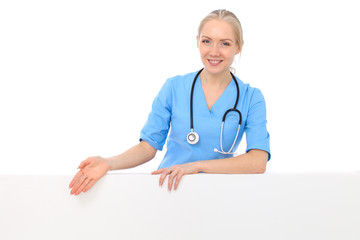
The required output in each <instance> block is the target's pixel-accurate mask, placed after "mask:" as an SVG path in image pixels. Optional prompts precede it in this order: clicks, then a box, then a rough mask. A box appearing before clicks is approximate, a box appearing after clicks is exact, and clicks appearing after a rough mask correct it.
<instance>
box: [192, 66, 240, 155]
mask: <svg viewBox="0 0 360 240" xmlns="http://www.w3.org/2000/svg"><path fill="white" fill-rule="evenodd" d="M202 70H204V69H201V70H200V71H199V72H198V73H197V74H196V76H195V78H194V80H193V84H192V87H191V94H190V129H191V131H190V132H189V134H188V135H187V137H186V140H187V142H188V143H189V144H196V143H198V142H199V139H200V137H199V134H197V133H196V132H194V123H193V95H194V87H195V82H196V79H197V78H198V76H199V75H200V73H201V72H202ZM230 74H231V76H232V79H234V81H235V84H236V90H237V96H236V102H235V105H234V108H230V109H228V110H227V111H226V112H225V113H224V116H223V118H222V123H221V132H220V149H221V151H219V150H218V149H216V148H215V149H214V152H218V153H222V154H233V152H231V151H232V149H233V148H234V146H235V143H236V140H237V137H238V135H239V131H240V126H241V121H242V117H241V112H240V111H239V110H237V109H236V107H237V104H238V101H239V95H240V93H239V84H238V82H237V80H236V78H235V76H234V75H233V74H232V73H231V72H230ZM229 112H237V113H238V114H239V126H238V129H237V132H236V136H235V140H234V142H233V144H232V146H231V148H230V150H229V151H228V152H225V151H224V149H223V146H222V135H223V128H224V124H225V119H226V115H227V114H228V113H229Z"/></svg>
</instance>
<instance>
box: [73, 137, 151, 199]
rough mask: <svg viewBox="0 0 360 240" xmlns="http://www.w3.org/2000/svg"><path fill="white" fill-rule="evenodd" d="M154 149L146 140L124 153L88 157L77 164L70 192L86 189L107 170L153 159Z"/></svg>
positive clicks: (129, 166)
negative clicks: (77, 169) (113, 155)
mask: <svg viewBox="0 0 360 240" xmlns="http://www.w3.org/2000/svg"><path fill="white" fill-rule="evenodd" d="M155 154H156V149H155V148H153V147H152V146H150V145H149V144H148V143H147V142H145V141H141V142H140V143H139V144H137V145H135V146H134V147H132V148H130V149H129V150H127V151H125V152H124V153H122V154H120V155H118V156H115V157H110V158H102V157H89V158H88V159H86V160H85V161H82V162H81V163H80V165H79V167H78V168H79V169H80V170H79V171H78V173H77V174H76V175H75V177H74V178H73V180H72V181H71V183H70V185H69V187H70V188H72V190H71V192H70V193H71V194H76V195H78V194H80V193H81V192H86V191H88V190H89V189H90V188H91V187H92V186H93V185H94V184H95V183H96V182H97V181H98V180H99V179H100V178H102V177H103V176H104V175H105V174H106V173H107V172H108V171H109V170H117V169H126V168H132V167H136V166H139V165H140V164H143V163H145V162H148V161H149V160H151V159H153V158H154V156H155Z"/></svg>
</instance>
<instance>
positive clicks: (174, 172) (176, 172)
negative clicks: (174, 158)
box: [151, 162, 199, 191]
mask: <svg viewBox="0 0 360 240" xmlns="http://www.w3.org/2000/svg"><path fill="white" fill-rule="evenodd" d="M198 172H199V171H198V170H197V162H191V163H185V164H181V165H175V166H172V167H169V168H162V169H159V170H156V171H154V172H152V173H151V174H152V175H155V174H161V176H160V180H159V185H160V186H162V185H163V183H164V180H165V178H166V176H167V175H169V179H168V189H169V191H171V188H172V186H173V182H174V179H175V177H176V180H175V185H174V190H176V189H177V187H178V185H179V182H180V180H181V178H182V177H183V176H184V175H186V174H194V173H198Z"/></svg>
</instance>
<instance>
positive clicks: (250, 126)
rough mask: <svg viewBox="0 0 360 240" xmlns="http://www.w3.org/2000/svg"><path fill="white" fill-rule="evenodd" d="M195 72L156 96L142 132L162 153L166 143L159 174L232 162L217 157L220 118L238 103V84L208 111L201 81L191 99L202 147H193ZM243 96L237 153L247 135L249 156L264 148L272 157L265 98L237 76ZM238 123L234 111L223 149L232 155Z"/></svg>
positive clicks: (232, 84)
mask: <svg viewBox="0 0 360 240" xmlns="http://www.w3.org/2000/svg"><path fill="white" fill-rule="evenodd" d="M196 73H197V72H193V73H189V74H186V75H182V76H176V77H172V78H169V79H168V80H167V81H166V82H165V84H164V85H163V87H162V88H161V90H160V92H159V93H158V95H157V96H156V98H155V100H154V102H153V104H152V110H151V112H150V114H149V117H148V119H147V121H146V123H145V126H144V127H143V129H142V130H141V135H140V141H142V140H144V141H146V142H147V143H149V144H150V145H151V146H152V147H154V148H155V149H157V150H162V149H163V146H164V144H165V141H166V140H167V151H166V154H165V156H164V159H163V161H162V162H161V164H160V166H159V169H161V168H166V167H171V166H173V165H178V164H183V163H188V162H194V161H200V160H211V159H221V158H228V157H233V156H234V155H233V154H221V153H217V152H214V148H217V149H219V150H220V132H221V123H222V118H223V115H224V113H225V112H226V110H228V109H230V108H233V107H234V104H235V101H236V95H237V90H236V84H235V82H234V80H232V81H231V82H230V84H229V85H228V86H227V88H226V89H225V90H224V92H223V93H222V95H221V96H220V98H219V99H218V100H217V101H216V102H215V104H214V105H213V106H212V108H211V110H209V109H208V106H207V103H206V100H205V95H204V92H203V89H202V86H201V81H200V76H199V77H198V79H197V81H196V83H195V88H194V95H193V121H194V132H197V133H198V134H199V137H200V138H199V139H200V140H199V142H198V143H197V144H194V145H191V144H189V143H188V142H187V140H186V136H187V134H188V133H189V132H190V94H191V87H192V83H193V80H194V77H195V75H196ZM236 79H237V81H238V84H239V90H240V96H239V103H238V106H237V109H238V110H240V112H241V114H242V124H241V128H240V132H239V136H238V139H237V141H236V143H235V146H234V149H233V151H234V150H236V149H237V147H238V146H239V143H240V141H241V139H242V136H243V134H244V132H245V133H246V143H247V148H246V152H248V151H250V150H251V149H261V150H264V151H267V152H268V153H269V158H268V160H270V156H271V155H270V144H269V133H268V131H267V129H266V123H267V120H266V107H265V99H264V97H263V95H262V93H261V92H260V90H259V89H257V88H252V87H250V86H249V84H244V83H243V82H242V81H241V80H240V79H238V78H237V77H236ZM238 124H239V116H238V114H237V113H236V112H230V113H229V114H228V115H227V117H226V121H225V124H224V129H223V142H222V144H223V150H224V151H225V152H227V151H229V149H230V148H231V146H232V144H233V141H234V139H235V135H236V132H237V128H238Z"/></svg>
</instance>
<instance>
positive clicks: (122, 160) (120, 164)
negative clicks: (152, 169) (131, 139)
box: [106, 141, 156, 170]
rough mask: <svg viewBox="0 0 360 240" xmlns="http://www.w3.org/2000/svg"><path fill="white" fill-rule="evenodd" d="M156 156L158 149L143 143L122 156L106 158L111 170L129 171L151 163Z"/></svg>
mask: <svg viewBox="0 0 360 240" xmlns="http://www.w3.org/2000/svg"><path fill="white" fill-rule="evenodd" d="M155 154H156V149H154V148H153V147H152V146H150V145H149V144H148V143H147V142H145V141H141V142H140V143H139V144H137V145H135V146H133V147H132V148H130V149H129V150H127V151H125V152H124V153H122V154H119V155H117V156H114V157H109V158H106V162H107V164H108V165H109V166H110V170H119V169H127V168H132V167H136V166H139V165H141V164H143V163H146V162H148V161H150V160H151V159H153V158H154V157H155Z"/></svg>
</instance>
